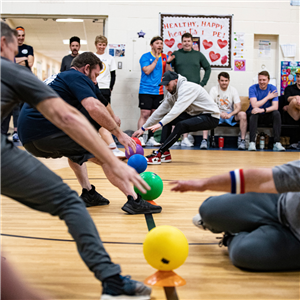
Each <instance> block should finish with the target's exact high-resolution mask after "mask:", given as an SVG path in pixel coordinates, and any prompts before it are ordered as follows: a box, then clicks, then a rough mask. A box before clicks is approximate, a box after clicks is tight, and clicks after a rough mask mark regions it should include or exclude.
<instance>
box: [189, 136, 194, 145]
mask: <svg viewBox="0 0 300 300" xmlns="http://www.w3.org/2000/svg"><path fill="white" fill-rule="evenodd" d="M188 139H189V141H190V142H191V143H192V144H194V143H195V139H194V137H193V136H192V135H191V134H189V135H188Z"/></svg>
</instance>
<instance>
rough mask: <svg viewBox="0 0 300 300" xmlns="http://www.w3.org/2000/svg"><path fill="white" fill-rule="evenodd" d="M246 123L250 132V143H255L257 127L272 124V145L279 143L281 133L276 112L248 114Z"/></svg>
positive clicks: (278, 113) (279, 117)
mask: <svg viewBox="0 0 300 300" xmlns="http://www.w3.org/2000/svg"><path fill="white" fill-rule="evenodd" d="M247 116H248V123H249V131H250V142H255V136H256V130H257V126H258V125H269V124H273V135H274V143H277V142H279V141H280V132H281V116H280V112H279V111H278V110H274V111H271V112H270V113H265V114H255V115H254V114H251V113H248V114H247Z"/></svg>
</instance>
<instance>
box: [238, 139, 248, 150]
mask: <svg viewBox="0 0 300 300" xmlns="http://www.w3.org/2000/svg"><path fill="white" fill-rule="evenodd" d="M238 149H239V150H245V149H246V142H245V140H241V141H240V143H239V146H238Z"/></svg>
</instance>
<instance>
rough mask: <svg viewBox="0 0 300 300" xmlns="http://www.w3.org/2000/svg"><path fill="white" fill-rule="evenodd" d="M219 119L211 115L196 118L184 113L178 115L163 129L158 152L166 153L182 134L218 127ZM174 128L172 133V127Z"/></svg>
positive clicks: (201, 115)
mask: <svg viewBox="0 0 300 300" xmlns="http://www.w3.org/2000/svg"><path fill="white" fill-rule="evenodd" d="M218 124H219V119H217V118H214V117H212V116H211V115H204V114H200V115H198V116H191V115H189V114H187V113H186V112H184V113H182V114H180V115H179V116H178V117H177V118H176V119H174V120H173V121H172V122H170V123H168V124H166V125H165V126H164V127H163V130H162V134H161V143H162V145H161V147H160V148H159V151H160V152H165V151H167V150H168V149H169V148H170V147H171V146H172V145H173V144H174V143H175V142H176V141H177V140H178V139H179V137H180V136H181V135H182V134H183V133H187V132H193V131H198V130H211V129H214V128H216V127H217V126H218ZM173 125H175V128H174V130H173V132H172V126H173Z"/></svg>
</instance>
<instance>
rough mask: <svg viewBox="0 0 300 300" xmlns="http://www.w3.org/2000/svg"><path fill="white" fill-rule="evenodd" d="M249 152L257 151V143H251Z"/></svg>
mask: <svg viewBox="0 0 300 300" xmlns="http://www.w3.org/2000/svg"><path fill="white" fill-rule="evenodd" d="M248 151H256V145H255V142H250V143H249V147H248Z"/></svg>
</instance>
